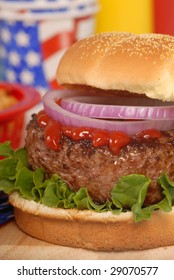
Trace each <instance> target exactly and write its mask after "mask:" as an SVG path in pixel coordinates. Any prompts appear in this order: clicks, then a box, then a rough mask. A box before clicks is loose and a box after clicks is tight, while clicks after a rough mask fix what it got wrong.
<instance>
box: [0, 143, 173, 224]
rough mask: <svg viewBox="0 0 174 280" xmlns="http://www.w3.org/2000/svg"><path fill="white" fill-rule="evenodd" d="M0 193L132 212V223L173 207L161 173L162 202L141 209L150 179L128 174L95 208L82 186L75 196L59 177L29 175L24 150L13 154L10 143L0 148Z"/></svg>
mask: <svg viewBox="0 0 174 280" xmlns="http://www.w3.org/2000/svg"><path fill="white" fill-rule="evenodd" d="M0 156H3V159H1V160H0V190H2V191H4V192H5V193H7V194H10V193H12V192H14V191H17V192H18V193H19V195H20V196H21V197H23V198H26V199H28V200H34V201H36V202H40V203H43V204H44V205H47V206H49V207H59V208H65V209H68V208H77V209H81V210H85V209H89V210H92V211H97V212H106V211H112V213H113V214H119V213H121V212H126V211H132V212H133V216H134V221H135V222H139V221H141V220H147V219H150V218H151V215H152V213H153V211H155V210H158V209H160V210H162V211H165V212H169V211H171V209H172V205H173V204H174V182H173V181H171V180H170V179H169V177H168V176H167V175H166V174H165V173H164V174H162V175H161V176H160V178H159V179H158V184H160V185H161V187H162V189H163V199H162V200H161V201H160V202H159V203H156V204H154V205H150V206H147V207H144V201H145V198H146V195H147V191H148V187H149V185H150V182H151V181H150V179H149V178H147V177H146V176H144V175H141V174H130V175H126V176H123V177H122V178H120V181H119V182H118V183H117V184H115V186H114V187H113V189H112V191H111V200H110V201H106V203H104V204H100V205H99V204H96V203H94V201H93V200H92V199H91V197H90V195H89V193H88V191H87V189H86V188H85V186H82V187H81V188H80V189H79V190H78V191H77V192H74V191H72V190H71V189H70V188H69V186H68V185H67V184H66V183H65V182H64V181H63V180H62V179H61V178H60V177H59V175H56V174H55V175H53V176H52V177H51V178H49V179H45V174H44V171H43V170H42V169H41V168H38V169H36V170H35V171H32V170H30V169H29V167H28V165H27V153H26V150H25V149H24V148H23V149H18V150H16V151H13V150H12V149H11V146H10V143H9V142H6V143H3V144H0Z"/></svg>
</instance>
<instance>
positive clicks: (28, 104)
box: [0, 82, 41, 148]
mask: <svg viewBox="0 0 174 280" xmlns="http://www.w3.org/2000/svg"><path fill="white" fill-rule="evenodd" d="M0 89H4V90H7V91H10V93H11V94H12V95H14V96H15V97H16V98H17V99H18V102H17V103H16V104H15V105H13V106H10V107H9V108H7V109H4V110H1V111H0V142H1V143H2V142H4V141H10V142H11V145H12V147H13V148H18V147H19V146H20V143H21V139H22V135H23V129H24V125H25V112H26V111H27V110H29V109H30V108H32V107H34V106H35V105H36V104H38V103H39V102H40V101H41V96H40V94H39V92H38V91H37V90H35V89H34V88H32V87H29V86H25V85H19V84H10V83H5V82H1V83H0Z"/></svg>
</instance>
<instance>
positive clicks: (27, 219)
mask: <svg viewBox="0 0 174 280" xmlns="http://www.w3.org/2000/svg"><path fill="white" fill-rule="evenodd" d="M9 200H10V203H11V204H12V205H13V206H14V215H15V220H16V223H17V225H18V226H19V228H20V229H21V230H23V231H24V232H25V233H27V234H29V235H31V236H33V237H36V238H38V239H41V240H44V241H47V242H50V243H54V244H58V245H62V246H68V247H78V248H86V249H92V250H105V251H110V250H137V249H150V248H155V247H161V246H169V245H173V244H174V209H173V210H172V211H171V212H169V213H165V212H162V211H155V212H154V213H153V215H152V218H151V219H150V220H148V221H141V222H138V223H135V222H134V221H133V215H132V213H131V212H126V213H122V214H120V215H113V214H112V213H111V212H106V213H96V212H92V211H90V210H77V209H60V208H50V207H47V206H45V205H42V204H40V203H36V202H34V201H29V200H26V199H23V198H21V197H19V195H18V194H17V193H13V194H11V195H10V197H9Z"/></svg>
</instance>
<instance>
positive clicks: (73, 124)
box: [0, 32, 174, 250]
mask: <svg viewBox="0 0 174 280" xmlns="http://www.w3.org/2000/svg"><path fill="white" fill-rule="evenodd" d="M173 57H174V38H173V37H172V36H169V35H161V34H140V35H136V34H130V33H117V32H112V33H99V34H95V35H92V36H90V37H88V38H85V39H81V40H80V41H78V42H76V43H75V44H74V45H72V46H71V47H70V48H69V49H68V50H67V51H66V52H65V54H64V55H63V57H62V58H61V61H60V63H59V65H58V69H57V74H56V75H57V81H58V84H59V85H60V86H61V88H59V89H57V90H51V91H49V92H47V93H46V94H45V96H44V97H43V110H42V111H40V112H38V113H37V114H35V115H33V117H32V120H31V121H30V122H29V124H28V125H27V134H26V139H25V147H24V149H20V150H17V151H12V149H11V148H10V145H9V143H4V144H2V145H1V147H0V152H1V155H2V156H4V157H5V158H4V159H3V160H1V163H0V164H1V174H0V178H1V182H0V189H2V190H4V191H6V192H7V193H8V194H9V200H10V203H11V204H12V205H13V206H14V215H15V219H16V223H17V225H18V226H19V228H20V229H22V230H23V231H24V232H26V233H27V234H29V235H31V236H34V237H36V238H39V239H42V240H45V241H48V242H51V243H55V244H59V245H63V246H70V247H80V248H86V249H92V250H132V249H133V250H137V249H148V248H155V247H160V246H168V245H173V244H174V234H173V232H174V209H173V203H174V130H173V129H174V103H173V100H174V79H173V76H174V59H173ZM7 167H8V168H7ZM4 174H5V175H4Z"/></svg>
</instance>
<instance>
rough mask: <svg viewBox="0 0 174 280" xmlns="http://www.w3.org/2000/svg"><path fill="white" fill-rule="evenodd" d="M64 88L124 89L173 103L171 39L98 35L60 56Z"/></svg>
mask: <svg viewBox="0 0 174 280" xmlns="http://www.w3.org/2000/svg"><path fill="white" fill-rule="evenodd" d="M57 80H58V83H59V84H60V85H62V86H64V87H67V88H69V87H80V86H82V87H84V86H90V87H95V88H99V89H103V90H123V91H129V92H132V93H138V94H145V95H146V96H148V97H150V98H154V99H160V100H163V101H173V100H174V37H173V36H169V35H162V34H154V33H151V34H140V35H136V34H130V33H117V32H111V33H98V34H94V35H92V36H90V37H88V38H85V39H82V40H80V41H78V42H76V43H75V44H74V45H73V46H71V47H70V48H69V49H68V50H67V51H66V53H65V54H64V55H63V57H62V59H61V61H60V63H59V66H58V70H57Z"/></svg>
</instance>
